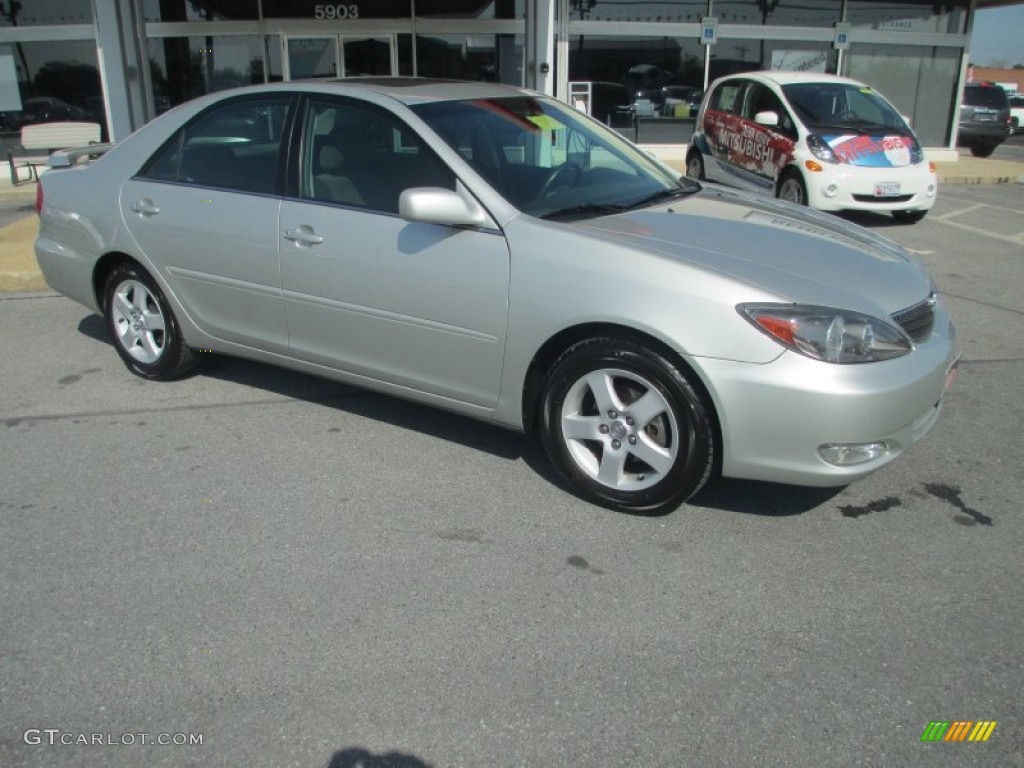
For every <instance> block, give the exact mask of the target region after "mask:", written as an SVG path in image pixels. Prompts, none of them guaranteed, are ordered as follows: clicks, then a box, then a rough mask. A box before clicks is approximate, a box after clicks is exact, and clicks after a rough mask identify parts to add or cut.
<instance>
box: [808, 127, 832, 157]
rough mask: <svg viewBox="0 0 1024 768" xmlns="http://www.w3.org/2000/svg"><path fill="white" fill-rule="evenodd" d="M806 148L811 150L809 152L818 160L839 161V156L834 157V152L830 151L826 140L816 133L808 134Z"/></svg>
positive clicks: (830, 148)
mask: <svg viewBox="0 0 1024 768" xmlns="http://www.w3.org/2000/svg"><path fill="white" fill-rule="evenodd" d="M807 148H808V149H809V150H811V154H812V155H814V156H815V157H816V158H818V159H819V160H824V161H825V162H826V163H838V162H839V158H838V157H836V153H835V152H833V151H832V147H830V146H829V145H828V142H827V141H825V140H824V139H823V138H821V137H820V136H818V135H817V134H816V133H811V134H808V136H807Z"/></svg>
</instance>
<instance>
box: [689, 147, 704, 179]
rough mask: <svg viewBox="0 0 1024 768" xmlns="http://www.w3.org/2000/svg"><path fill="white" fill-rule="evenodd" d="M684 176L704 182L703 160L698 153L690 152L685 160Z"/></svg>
mask: <svg viewBox="0 0 1024 768" xmlns="http://www.w3.org/2000/svg"><path fill="white" fill-rule="evenodd" d="M686 175H687V176H688V177H689V178H691V179H696V180H697V181H704V158H703V157H701V154H700V152H691V153H690V156H689V157H688V158H686Z"/></svg>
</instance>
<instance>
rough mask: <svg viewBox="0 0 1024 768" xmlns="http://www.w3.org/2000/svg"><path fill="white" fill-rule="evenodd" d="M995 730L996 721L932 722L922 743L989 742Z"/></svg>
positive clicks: (926, 729) (923, 735) (923, 736)
mask: <svg viewBox="0 0 1024 768" xmlns="http://www.w3.org/2000/svg"><path fill="white" fill-rule="evenodd" d="M995 729H996V721H995V720H977V721H975V720H932V721H931V722H930V723H928V727H927V728H925V729H924V733H922V734H921V741H988V737H989V736H991V735H992V731H994V730H995Z"/></svg>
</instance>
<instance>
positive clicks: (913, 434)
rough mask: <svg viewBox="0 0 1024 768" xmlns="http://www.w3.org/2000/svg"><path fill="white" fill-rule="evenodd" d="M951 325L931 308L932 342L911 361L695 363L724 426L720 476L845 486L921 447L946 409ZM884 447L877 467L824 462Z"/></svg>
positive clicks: (788, 357)
mask: <svg viewBox="0 0 1024 768" xmlns="http://www.w3.org/2000/svg"><path fill="white" fill-rule="evenodd" d="M954 337H955V332H954V330H953V326H952V323H951V322H950V320H949V316H948V314H946V312H945V310H943V309H942V308H941V305H940V306H939V307H937V311H936V316H935V324H934V327H933V331H932V335H931V337H930V338H929V339H928V340H927V341H925V342H924V343H921V344H917V345H915V348H914V349H913V350H912V351H911V352H910V353H909V354H907V355H904V356H903V357H900V358H896V359H894V360H887V361H884V362H878V363H864V364H856V365H832V364H829V363H822V362H819V361H816V360H812V359H810V358H807V357H804V356H802V355H799V354H797V353H795V352H786V353H785V354H783V355H781V356H780V357H778V358H777V359H776V360H774V361H773V362H771V363H767V364H764V365H756V364H750V363H740V362H735V361H727V360H710V359H705V358H702V359H700V360H695V361H693V364H694V365H695V367H699V369H700V370H701V371H702V373H703V374H704V376H705V377H706V378H705V381H706V382H709V383H710V384H711V385H712V386H709V390H710V391H711V393H712V398H713V399H714V400H715V406H716V408H717V409H718V415H719V421H720V424H721V427H722V442H723V454H722V474H723V475H724V476H725V477H735V478H744V479H750V480H765V481H771V482H781V483H791V484H794V485H806V486H819V487H829V486H841V485H847V484H848V483H852V482H854V481H856V480H859V479H861V478H863V477H866V476H868V475H870V474H872V473H873V472H876V471H877V470H879V469H880V468H882V467H883V466H885V465H886V464H888V463H889V462H891V461H892V460H893V459H895V458H897V457H898V456H900V454H902V453H903V452H904V451H906V450H907V449H908V448H909V447H910V446H911V445H913V444H914V443H915V442H917V441H918V440H920V439H921V438H922V437H924V435H925V434H926V433H927V432H928V431H929V430H930V429H931V428H932V427H933V426H934V425H935V423H936V421H937V420H938V417H939V414H940V412H941V409H942V398H943V395H944V392H945V389H946V386H947V378H948V374H949V372H950V370H951V368H952V366H953V364H954V361H955V359H956V358H955V351H954ZM864 443H883V444H884V447H885V450H884V452H883V453H882V454H881V455H880V456H878V457H877V458H874V459H871V460H869V461H866V462H863V463H860V464H855V465H846V466H836V465H834V464H830V463H828V462H826V461H825V460H824V459H823V458H822V457H821V455H820V454H819V452H818V451H819V448H821V447H822V446H824V445H836V444H840V445H844V444H864Z"/></svg>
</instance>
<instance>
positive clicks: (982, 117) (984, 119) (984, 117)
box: [974, 112, 996, 123]
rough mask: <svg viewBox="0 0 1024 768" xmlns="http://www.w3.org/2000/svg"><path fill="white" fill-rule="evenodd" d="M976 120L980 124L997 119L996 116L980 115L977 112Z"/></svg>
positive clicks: (975, 114)
mask: <svg viewBox="0 0 1024 768" xmlns="http://www.w3.org/2000/svg"><path fill="white" fill-rule="evenodd" d="M974 119H975V120H977V121H978V122H979V123H980V122H991V121H993V120H995V119H996V116H995V115H987V114H978V113H977V112H975V113H974Z"/></svg>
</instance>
